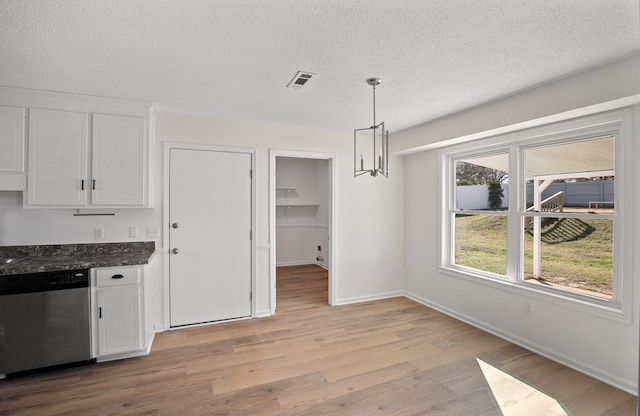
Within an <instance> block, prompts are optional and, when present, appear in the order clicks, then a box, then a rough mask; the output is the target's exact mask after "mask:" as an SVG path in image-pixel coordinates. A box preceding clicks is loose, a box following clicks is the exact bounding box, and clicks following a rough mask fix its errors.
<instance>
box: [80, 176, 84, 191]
mask: <svg viewBox="0 0 640 416" xmlns="http://www.w3.org/2000/svg"><path fill="white" fill-rule="evenodd" d="M80 190H82V191H84V179H82V180H81V181H80Z"/></svg>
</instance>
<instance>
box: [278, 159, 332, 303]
mask: <svg viewBox="0 0 640 416" xmlns="http://www.w3.org/2000/svg"><path fill="white" fill-rule="evenodd" d="M276 157H289V158H300V159H321V160H327V161H328V162H329V207H328V208H329V210H328V211H329V224H328V226H329V242H328V244H329V247H330V249H329V293H328V299H327V302H328V304H329V305H331V306H335V305H336V282H337V278H338V277H337V276H336V273H335V271H336V258H337V255H336V226H335V223H336V220H335V219H336V180H335V178H336V154H335V153H325V152H312V151H303V150H288V149H273V148H272V149H269V246H270V248H271V249H270V250H269V256H270V260H269V263H270V268H269V287H270V288H271V298H270V302H269V303H270V305H271V315H274V314H275V313H276Z"/></svg>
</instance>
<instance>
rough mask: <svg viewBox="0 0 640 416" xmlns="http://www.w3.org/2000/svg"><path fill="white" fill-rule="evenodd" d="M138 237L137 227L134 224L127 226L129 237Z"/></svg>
mask: <svg viewBox="0 0 640 416" xmlns="http://www.w3.org/2000/svg"><path fill="white" fill-rule="evenodd" d="M136 237H138V227H136V226H135V225H132V226H130V227H129V238H136Z"/></svg>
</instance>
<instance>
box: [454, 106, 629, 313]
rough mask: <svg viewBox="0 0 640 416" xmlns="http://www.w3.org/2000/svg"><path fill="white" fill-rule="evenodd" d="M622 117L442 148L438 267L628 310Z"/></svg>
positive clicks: (625, 117) (625, 129) (625, 126)
mask: <svg viewBox="0 0 640 416" xmlns="http://www.w3.org/2000/svg"><path fill="white" fill-rule="evenodd" d="M629 119H630V111H619V112H611V113H606V114H602V115H597V116H591V117H588V118H583V119H578V120H572V121H567V122H563V123H557V124H555V125H548V126H544V127H539V128H535V129H530V130H526V131H521V132H517V133H513V134H510V135H504V136H499V137H493V138H487V139H482V140H478V141H475V142H470V143H466V144H463V145H457V146H453V147H451V148H448V149H445V150H443V151H442V152H441V155H442V162H443V164H442V166H443V172H444V181H443V185H444V186H443V201H444V204H443V221H442V223H443V229H442V230H443V234H442V237H443V243H444V244H443V252H442V267H444V268H445V269H447V270H450V271H453V272H456V274H457V275H460V276H465V277H469V278H480V279H481V280H482V281H485V282H488V284H496V283H500V284H506V285H509V286H512V287H517V288H521V289H524V290H533V291H535V292H537V293H540V294H542V295H544V294H549V295H552V296H553V297H554V299H567V300H576V301H579V302H577V303H579V304H581V305H584V304H588V305H595V306H597V307H599V308H600V309H601V310H608V311H613V312H614V313H615V314H617V315H618V316H620V315H621V314H620V312H622V316H625V317H627V318H628V317H629V316H630V308H631V305H630V303H631V300H630V299H631V298H630V292H631V291H630V278H627V279H625V278H624V276H625V275H628V274H629V273H624V270H625V268H627V269H628V268H629V267H630V266H629V265H630V260H629V259H630V258H631V255H632V252H631V251H629V250H630V249H627V250H626V252H627V255H625V249H624V247H625V244H623V241H629V240H628V238H629V237H628V235H627V236H625V234H624V232H623V231H624V227H623V225H622V221H623V219H624V217H623V215H622V213H623V212H624V208H625V203H630V197H628V198H626V199H625V198H624V195H625V189H626V190H627V192H626V193H627V194H630V192H629V188H628V186H627V188H625V183H627V184H628V182H629V181H626V182H625V181H624V178H625V175H624V172H625V168H626V169H627V171H628V170H629V168H628V167H629V166H630V165H631V163H630V162H628V163H625V160H624V159H625V156H626V155H625V153H624V151H623V148H624V143H625V140H630V137H631V136H630V134H629V128H630V127H629V125H630V122H629ZM629 177H630V175H629ZM625 239H627V240H625ZM629 246H630V244H629ZM625 319H626V318H625Z"/></svg>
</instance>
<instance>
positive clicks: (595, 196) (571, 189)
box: [456, 181, 614, 209]
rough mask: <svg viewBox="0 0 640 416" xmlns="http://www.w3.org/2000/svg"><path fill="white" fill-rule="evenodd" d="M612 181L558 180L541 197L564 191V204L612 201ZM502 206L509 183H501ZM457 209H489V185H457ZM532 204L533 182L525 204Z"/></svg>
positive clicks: (505, 201)
mask: <svg viewBox="0 0 640 416" xmlns="http://www.w3.org/2000/svg"><path fill="white" fill-rule="evenodd" d="M613 188H614V181H591V182H559V183H553V184H551V185H550V186H549V187H548V188H547V189H545V191H544V192H543V193H542V199H543V200H544V199H545V198H548V197H550V196H552V195H554V194H556V193H558V192H564V205H565V206H569V207H589V202H592V201H600V202H608V203H613V201H614V199H613ZM502 192H503V195H504V196H503V198H502V207H503V208H507V207H508V200H509V185H502ZM456 204H457V207H458V209H489V187H488V186H487V185H467V186H458V187H457V189H456ZM531 205H533V184H527V206H531Z"/></svg>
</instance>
